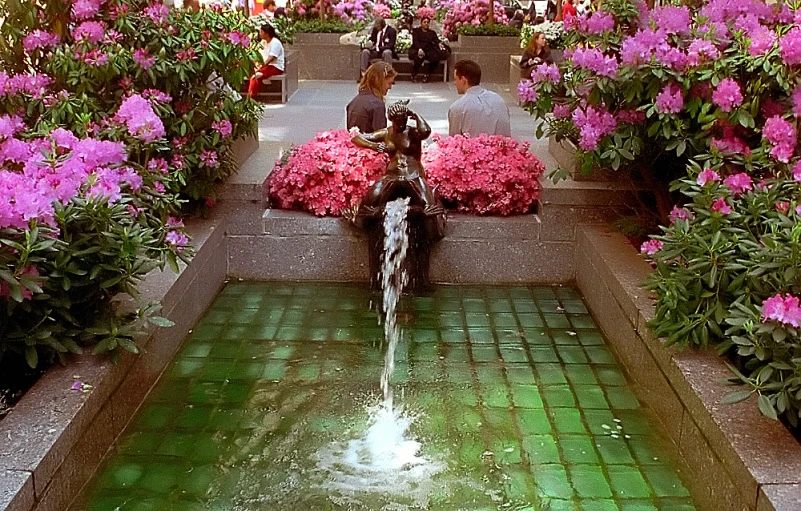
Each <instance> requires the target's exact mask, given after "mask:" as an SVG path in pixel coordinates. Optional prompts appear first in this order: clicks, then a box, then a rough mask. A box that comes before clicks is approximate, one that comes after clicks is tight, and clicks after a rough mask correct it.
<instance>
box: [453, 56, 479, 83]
mask: <svg viewBox="0 0 801 511" xmlns="http://www.w3.org/2000/svg"><path fill="white" fill-rule="evenodd" d="M453 69H454V71H455V72H456V75H457V76H461V77H464V78H466V79H467V83H468V84H470V86H473V85H478V84H480V83H481V66H479V65H478V64H477V63H475V62H473V61H472V60H460V61H459V62H457V63H456V64H454V65H453Z"/></svg>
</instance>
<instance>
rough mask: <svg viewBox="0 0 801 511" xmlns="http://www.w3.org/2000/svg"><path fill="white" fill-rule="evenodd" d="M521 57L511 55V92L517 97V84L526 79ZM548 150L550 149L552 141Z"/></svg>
mask: <svg viewBox="0 0 801 511" xmlns="http://www.w3.org/2000/svg"><path fill="white" fill-rule="evenodd" d="M521 58H522V55H511V56H509V93H510V94H511V95H512V96H515V97H517V86H518V85H519V84H520V82H522V81H523V80H524V79H525V78H524V75H523V70H522V69H520V59H521ZM548 150H549V151H550V143H549V147H548ZM551 154H553V153H551Z"/></svg>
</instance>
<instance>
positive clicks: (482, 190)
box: [267, 130, 545, 216]
mask: <svg viewBox="0 0 801 511" xmlns="http://www.w3.org/2000/svg"><path fill="white" fill-rule="evenodd" d="M351 137H352V135H351V134H350V133H348V132H347V131H345V130H336V131H324V132H322V133H319V134H318V135H317V137H316V138H315V139H314V140H311V141H309V142H307V143H306V144H303V145H302V146H299V147H296V148H293V149H292V150H291V151H289V153H288V154H287V155H285V156H284V158H283V159H282V160H281V161H279V162H278V163H276V166H275V168H274V170H273V172H272V174H270V178H269V180H268V182H267V187H268V191H269V194H270V198H271V200H272V201H273V202H274V203H275V204H276V205H277V206H278V207H280V208H283V209H299V210H303V211H309V212H311V213H314V214H316V215H319V216H323V215H335V216H336V215H339V214H340V212H341V211H342V209H344V208H350V207H353V206H354V205H356V203H358V201H359V200H360V199H361V198H362V197H363V196H364V195H365V193H367V190H368V189H369V188H370V186H372V184H373V183H375V181H376V180H377V179H378V178H379V177H381V176H382V175H383V174H384V172H385V171H386V168H387V164H388V159H387V157H386V156H385V155H383V154H380V153H377V152H375V151H372V150H370V149H364V148H360V147H357V146H356V145H355V144H353V142H352V141H351ZM434 139H435V140H436V144H434V145H430V146H427V147H425V148H424V149H423V167H424V168H425V170H426V176H427V180H428V181H429V183H430V184H431V185H432V186H436V187H437V191H438V193H439V195H440V197H441V198H442V200H443V202H444V203H445V205H446V206H450V207H452V208H455V209H456V210H457V211H461V212H465V213H472V214H479V215H483V214H494V215H511V214H521V213H528V212H530V211H531V209H532V207H533V205H534V203H535V202H536V200H537V198H538V196H539V183H538V181H537V178H538V177H539V176H540V175H541V174H542V172H543V170H544V168H545V167H544V165H543V164H542V163H541V162H540V161H539V160H538V159H537V158H536V157H534V156H533V155H532V154H531V153H530V152H529V151H528V144H525V143H520V142H517V141H516V140H514V139H511V138H507V137H500V136H488V135H481V136H479V137H476V138H469V137H465V136H462V135H457V136H454V137H447V138H440V137H438V136H437V135H434Z"/></svg>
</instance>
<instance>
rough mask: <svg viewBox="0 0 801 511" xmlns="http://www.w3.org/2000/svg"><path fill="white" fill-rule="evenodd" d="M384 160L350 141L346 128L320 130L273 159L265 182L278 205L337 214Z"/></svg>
mask: <svg viewBox="0 0 801 511" xmlns="http://www.w3.org/2000/svg"><path fill="white" fill-rule="evenodd" d="M387 163H388V159H387V157H386V156H385V155H383V154H380V153H377V152H375V151H372V150H369V149H364V148H361V147H357V146H356V145H355V144H353V142H351V134H350V133H348V131H346V130H334V131H323V132H321V133H318V134H317V136H316V137H315V138H314V139H313V140H311V141H309V142H306V143H305V144H303V145H301V146H298V147H296V148H293V149H292V150H291V151H290V152H289V154H288V155H287V156H286V157H285V158H284V159H283V160H282V161H279V162H278V163H276V165H275V168H273V171H272V173H271V174H270V178H269V179H268V181H267V184H266V186H267V190H268V192H269V195H270V199H271V200H272V201H274V202H275V204H276V205H277V206H278V207H280V208H283V209H299V210H302V211H308V212H310V213H314V214H315V215H318V216H324V215H333V216H338V215H339V214H340V211H342V209H344V208H350V207H353V206H354V205H355V204H356V203H357V202H358V201H359V199H361V198H362V197H363V196H364V194H365V193H367V189H368V188H369V187H370V186H371V185H372V184H373V183H375V181H376V179H378V178H379V177H381V176H382V175H383V174H384V171H385V170H386V168H387Z"/></svg>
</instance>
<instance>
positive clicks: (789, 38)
mask: <svg viewBox="0 0 801 511" xmlns="http://www.w3.org/2000/svg"><path fill="white" fill-rule="evenodd" d="M779 50H780V51H781V55H782V60H783V61H784V63H785V64H787V65H788V66H794V65H796V64H801V28H799V27H793V28H792V29H790V31H789V32H787V33H786V34H784V36H783V37H782V38H781V39H780V40H779Z"/></svg>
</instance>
